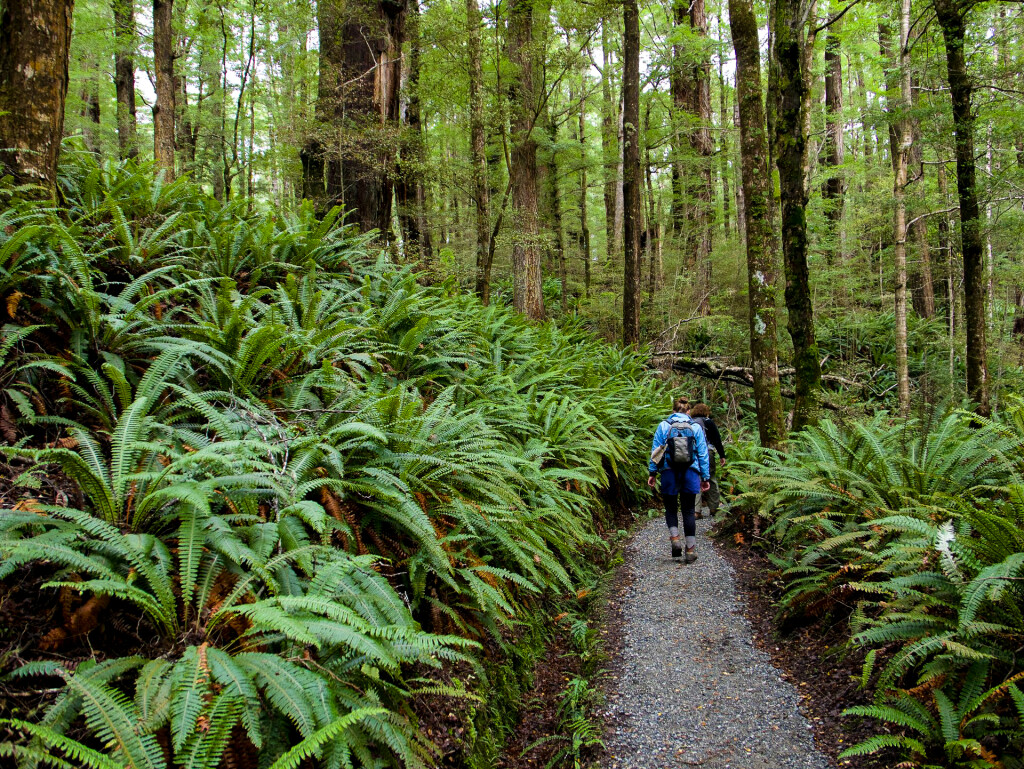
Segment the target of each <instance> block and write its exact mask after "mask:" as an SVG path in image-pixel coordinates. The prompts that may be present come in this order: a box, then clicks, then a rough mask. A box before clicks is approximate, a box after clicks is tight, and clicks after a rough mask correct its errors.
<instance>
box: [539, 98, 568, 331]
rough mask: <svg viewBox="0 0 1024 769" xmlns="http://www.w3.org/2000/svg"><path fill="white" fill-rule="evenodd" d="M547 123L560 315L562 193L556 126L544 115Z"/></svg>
mask: <svg viewBox="0 0 1024 769" xmlns="http://www.w3.org/2000/svg"><path fill="white" fill-rule="evenodd" d="M545 118H546V121H547V132H548V142H549V144H550V146H551V148H552V149H551V152H550V154H549V159H548V167H547V171H548V173H547V176H546V177H545V179H544V182H545V186H546V187H547V193H546V198H547V201H548V206H549V209H550V210H549V213H550V227H551V238H552V246H553V250H554V261H555V264H556V266H557V269H558V279H559V281H560V282H561V284H562V292H561V293H562V314H563V315H564V314H565V313H566V311H567V310H568V304H569V293H568V291H569V273H568V268H567V266H566V263H565V232H564V228H563V226H562V193H561V189H560V187H559V171H558V154H557V151H556V149H555V148H556V147H557V146H558V126H557V125H555V122H554V121H553V120H552V119H551V116H550V114H546V115H545Z"/></svg>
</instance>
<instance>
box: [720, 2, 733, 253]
mask: <svg viewBox="0 0 1024 769" xmlns="http://www.w3.org/2000/svg"><path fill="white" fill-rule="evenodd" d="M718 33H719V35H722V36H723V38H724V32H723V30H722V15H721V13H719V15H718ZM723 58H724V57H723V56H721V55H719V57H718V114H719V117H720V126H719V128H720V130H719V132H718V136H719V138H718V153H719V158H718V163H719V165H718V168H719V171H718V172H719V174H721V177H722V228H723V230H724V231H725V235H726V237H728V236H729V233H730V232H731V231H732V222H731V215H730V211H729V201H730V194H731V193H730V190H729V130H728V128H727V127H726V126H728V125H729V120H730V117H731V114H730V112H729V111H728V109H727V96H726V92H725V72H724V70H723V64H722V60H723Z"/></svg>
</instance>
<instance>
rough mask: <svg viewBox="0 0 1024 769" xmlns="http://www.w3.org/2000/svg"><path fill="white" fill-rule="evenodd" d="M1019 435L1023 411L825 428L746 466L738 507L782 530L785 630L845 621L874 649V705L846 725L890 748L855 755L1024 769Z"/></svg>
mask: <svg viewBox="0 0 1024 769" xmlns="http://www.w3.org/2000/svg"><path fill="white" fill-rule="evenodd" d="M1022 420H1024V404H1021V403H1015V404H1012V408H1010V410H1009V411H1008V412H1007V413H1006V415H1005V417H1004V419H1003V420H1002V421H1001V422H991V421H984V420H982V421H980V422H979V420H978V419H977V418H976V417H975V416H974V415H971V414H965V413H951V414H947V415H945V416H936V417H934V418H931V419H928V420H925V421H917V420H892V419H890V418H889V416H888V415H886V414H884V413H883V414H879V415H877V416H876V417H874V418H873V419H871V420H868V421H865V422H863V423H852V424H849V425H845V426H840V425H837V424H834V423H832V422H823V423H822V424H820V425H819V426H818V427H816V428H812V429H809V430H806V431H804V432H803V433H801V434H800V435H797V436H794V437H793V438H792V439H791V442H790V444H789V446H788V450H787V452H786V453H785V454H782V453H774V452H760V453H759V454H758V455H756V456H755V457H754V458H752V459H750V460H748V461H746V462H744V463H742V467H743V472H742V487H743V490H744V494H743V495H742V501H743V502H744V503H745V504H747V505H750V506H752V507H755V508H756V509H757V510H758V511H760V513H761V514H762V515H764V516H766V517H767V518H769V519H770V520H771V525H770V527H769V529H768V533H769V534H770V535H772V537H773V539H774V544H775V552H774V553H772V555H771V557H772V559H773V560H774V562H775V563H776V565H777V566H778V567H779V568H780V569H781V571H782V576H783V579H784V580H785V590H784V593H783V596H782V598H781V600H780V602H779V612H780V618H781V619H782V620H784V621H787V622H800V621H807V620H813V619H816V618H820V617H822V616H825V615H840V616H842V615H843V614H847V615H849V618H850V625H851V631H852V639H851V643H852V644H853V645H855V646H858V647H861V648H862V649H864V650H868V654H867V658H866V662H865V666H864V674H863V682H862V683H863V684H864V685H865V686H871V687H872V688H874V690H875V694H876V703H875V704H874V705H871V706H863V707H856V708H851V709H850V710H849V711H847V712H848V714H849V715H855V716H863V717H869V718H874V719H877V720H879V721H881V722H884V723H887V724H889V733H887V734H882V735H879V736H877V737H874V738H871V739H869V740H867V741H865V742H862V743H860V744H858V745H856V746H854V747H853V748H850V749H849V750H848V751H847V754H848V755H850V756H853V755H863V754H866V753H873V752H876V751H879V750H883V749H890V750H894V751H896V752H897V753H898V754H900V755H901V756H902V757H903V758H904V759H905V760H906V761H908V762H909V763H907V765H908V766H921V767H929V766H957V767H968V766H969V767H995V766H1018V765H1019V762H1017V763H1014V762H1015V761H1016V759H1015V758H1014V756H1019V755H1020V751H1021V747H1022V746H1024V720H1022V716H1024V712H1022V711H1021V710H1020V709H1019V707H1018V706H1017V703H1018V702H1019V701H1020V700H1021V697H1020V693H1019V691H1018V689H1017V684H1016V681H1017V680H1019V679H1020V678H1021V677H1022V676H1024V669H1022V668H1021V666H1020V663H1019V660H1018V659H1017V651H1016V650H1017V649H1019V648H1020V646H1021V644H1022V642H1024V613H1022V611H1021V606H1022V605H1024V590H1022V588H1021V587H1020V585H1021V573H1022V571H1024V538H1022V536H1021V534H1020V522H1021V504H1020V489H1021V480H1022V477H1024V476H1022V471H1024V452H1022V447H1024V430H1022V427H1024V421H1022ZM733 466H734V468H735V467H736V464H735V463H734V465H733ZM1000 762H1002V763H1000Z"/></svg>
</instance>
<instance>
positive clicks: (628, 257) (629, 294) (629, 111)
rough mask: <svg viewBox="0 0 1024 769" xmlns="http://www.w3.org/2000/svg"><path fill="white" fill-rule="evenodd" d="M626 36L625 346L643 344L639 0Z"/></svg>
mask: <svg viewBox="0 0 1024 769" xmlns="http://www.w3.org/2000/svg"><path fill="white" fill-rule="evenodd" d="M622 9H623V14H622V16H623V21H624V24H625V33H624V35H623V46H622V58H623V72H622V120H623V132H622V137H623V163H622V167H623V177H622V198H623V201H624V202H625V206H624V209H625V211H624V213H625V221H624V229H623V233H624V237H623V241H624V242H623V246H624V264H625V272H624V276H623V288H622V342H623V344H626V345H637V344H639V343H640V280H641V272H640V230H641V222H642V221H643V214H642V213H641V209H640V183H641V182H640V12H639V10H638V9H637V0H624V2H623V4H622Z"/></svg>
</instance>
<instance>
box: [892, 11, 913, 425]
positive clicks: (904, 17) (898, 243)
mask: <svg viewBox="0 0 1024 769" xmlns="http://www.w3.org/2000/svg"><path fill="white" fill-rule="evenodd" d="M909 44H910V0H900V50H899V83H900V100H899V104H898V107H897V109H895V110H894V109H890V110H889V112H890V122H891V123H894V124H895V126H896V133H897V135H898V137H899V142H898V145H897V147H896V151H895V154H894V163H895V173H894V175H893V198H894V201H895V206H894V232H893V239H894V241H895V248H894V254H895V273H896V275H895V280H896V286H895V292H894V293H895V313H896V384H897V394H898V396H899V407H900V413H901V414H902V415H903V416H906V415H907V414H909V413H910V374H909V371H908V364H907V167H908V166H909V165H910V148H911V145H912V143H913V133H912V132H911V123H910V116H909V113H910V108H911V106H912V102H911V87H910V48H909Z"/></svg>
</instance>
